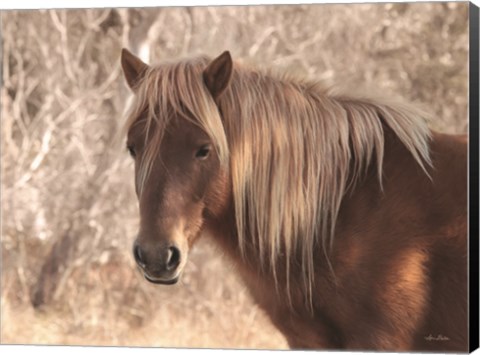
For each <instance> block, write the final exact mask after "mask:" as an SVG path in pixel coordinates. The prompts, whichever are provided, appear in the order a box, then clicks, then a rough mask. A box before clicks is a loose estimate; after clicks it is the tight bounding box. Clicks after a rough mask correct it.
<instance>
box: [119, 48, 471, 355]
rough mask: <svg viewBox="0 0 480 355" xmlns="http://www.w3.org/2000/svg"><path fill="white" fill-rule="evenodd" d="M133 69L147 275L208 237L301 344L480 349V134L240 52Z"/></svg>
mask: <svg viewBox="0 0 480 355" xmlns="http://www.w3.org/2000/svg"><path fill="white" fill-rule="evenodd" d="M121 67H122V69H123V73H124V77H125V79H126V83H127V84H128V87H129V88H130V89H131V91H132V93H133V95H132V97H133V99H132V103H131V107H130V109H129V111H128V114H127V118H126V124H125V135H126V146H127V149H128V151H129V152H130V155H131V156H132V157H133V159H134V165H135V191H136V194H137V197H138V203H139V212H140V223H139V229H138V234H137V236H136V240H135V241H134V243H133V256H134V259H135V261H136V264H137V265H138V268H139V269H140V270H141V273H142V274H143V276H144V277H145V279H146V280H148V281H149V282H151V283H154V284H161V285H169V284H174V283H176V282H177V281H178V280H179V278H180V277H181V275H182V271H183V269H184V267H185V264H186V262H187V257H188V253H189V250H191V249H192V247H193V246H194V244H195V242H196V241H197V240H198V239H199V237H200V236H202V235H204V236H206V237H207V238H212V240H214V241H215V242H216V243H217V244H218V245H219V247H220V248H221V250H223V251H224V252H225V254H226V255H227V256H228V257H229V258H231V259H232V260H233V262H234V264H235V265H236V267H237V269H238V272H239V274H240V276H241V279H242V280H243V282H244V283H245V284H246V286H247V288H248V289H249V290H250V293H251V295H252V298H253V299H254V301H255V302H256V303H257V304H258V306H259V307H260V308H261V309H263V310H264V311H265V313H266V314H267V315H268V317H269V318H270V320H271V321H272V323H273V324H274V325H275V326H276V327H277V328H278V329H279V330H280V332H281V333H283V335H284V336H285V338H286V340H287V342H288V345H289V346H290V347H291V348H292V349H333V350H341V349H347V350H382V351H409V350H410V351H467V347H468V343H467V341H468V339H467V331H468V330H467V322H468V320H467V139H466V137H463V136H455V135H447V134H442V133H439V132H436V131H434V130H431V129H430V128H429V127H428V124H427V120H428V118H429V116H428V114H427V113H425V112H424V111H422V110H419V109H417V108H414V107H413V105H411V104H407V103H404V102H403V101H401V100H394V99H390V98H385V97H383V98H381V97H369V96H367V95H365V94H359V93H348V92H347V91H345V90H340V89H338V88H337V87H325V85H322V84H321V83H319V82H318V81H315V80H311V79H310V80H309V79H308V78H306V79H305V78H304V79H302V78H295V77H289V76H288V75H286V74H279V73H275V72H273V71H272V70H263V69H257V68H255V67H253V66H248V65H246V64H244V63H242V62H239V61H233V59H232V56H231V54H230V52H229V51H225V52H223V53H222V54H221V55H219V56H218V57H215V58H214V59H211V58H209V57H206V56H200V57H194V58H187V59H181V60H178V61H171V62H165V63H160V64H156V65H149V64H146V63H144V62H143V61H142V60H141V59H139V58H138V57H136V56H135V55H134V54H132V53H131V52H129V51H128V50H127V49H123V50H122V54H121Z"/></svg>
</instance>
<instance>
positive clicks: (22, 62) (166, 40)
mask: <svg viewBox="0 0 480 355" xmlns="http://www.w3.org/2000/svg"><path fill="white" fill-rule="evenodd" d="M467 18H468V4H466V3H421V4H362V5H316V6H275V7H272V6H255V7H218V8H205V7H204V8H190V9H187V8H164V9H150V10H146V9H139V10H128V11H127V10H120V11H117V10H115V11H111V10H108V9H104V10H70V11H46V10H45V11H11V12H2V22H1V24H2V28H1V33H2V41H3V47H2V77H3V82H2V88H1V105H2V106H1V115H2V117H1V122H2V130H1V144H2V146H1V148H2V150H1V161H2V167H1V168H2V184H1V188H2V191H1V193H2V194H1V196H2V200H1V201H2V244H1V248H2V271H1V272H2V285H1V286H2V288H1V296H2V298H1V311H2V317H1V320H2V324H1V341H2V343H34V344H96V345H106V344H109V345H143V346H152V345H153V346H177V347H183V346H185V347H187V346H188V347H222V348H238V347H241V348H285V347H286V343H285V340H284V339H283V337H282V336H281V335H280V334H279V333H278V332H277V331H276V330H275V329H273V327H272V326H271V325H270V324H269V322H268V320H267V319H266V316H265V315H264V314H263V313H262V312H261V311H260V310H259V309H258V308H257V307H256V306H255V305H253V304H252V301H251V299H250V297H249V295H248V293H247V291H246V290H245V289H244V287H243V286H242V284H241V283H240V282H239V281H238V280H237V279H236V277H235V270H233V268H232V266H231V265H230V264H229V263H228V260H224V259H223V258H222V256H221V252H220V251H219V250H216V249H215V247H214V246H212V245H210V244H209V242H208V240H206V239H205V240H203V241H202V243H200V245H198V246H197V247H196V248H195V250H194V251H193V253H192V256H191V260H190V262H189V264H188V266H187V270H186V273H185V275H184V278H183V280H182V282H181V283H180V284H178V285H176V286H173V287H155V286H153V285H150V284H148V283H146V282H145V281H144V280H142V279H141V277H140V276H139V275H138V273H137V272H136V270H135V268H134V265H133V260H132V257H131V256H130V249H131V243H132V241H133V236H134V234H135V231H136V226H137V222H138V219H137V202H136V199H135V195H134V192H133V172H132V169H133V166H132V162H131V161H130V160H129V159H128V157H127V155H126V154H125V152H124V147H123V141H122V140H121V139H119V137H118V136H117V134H118V132H119V127H120V126H121V124H122V123H123V122H122V112H123V109H124V107H123V106H124V102H125V100H126V97H127V91H126V89H125V86H124V84H123V78H122V77H121V72H120V68H119V53H120V49H121V47H122V46H129V47H135V43H138V40H139V39H142V40H143V39H145V38H144V37H145V35H144V34H145V32H146V31H145V28H144V27H145V26H147V25H149V24H150V23H153V24H154V26H152V27H151V29H150V31H149V36H150V37H149V43H150V44H151V45H153V47H152V48H153V50H152V52H153V53H151V57H152V58H156V59H168V58H176V57H179V56H187V55H193V54H198V53H206V54H209V55H211V56H215V55H217V54H219V53H221V52H222V51H223V50H224V49H229V50H231V52H232V54H233V56H234V57H235V58H240V59H242V60H244V61H248V62H254V63H257V64H259V65H265V66H269V67H276V68H278V69H279V70H289V71H293V72H294V73H297V74H298V75H307V76H314V77H317V78H319V79H321V80H325V81H327V82H339V83H344V84H345V83H348V85H351V86H353V87H358V86H366V87H373V88H375V89H377V90H381V91H389V92H392V93H395V94H398V95H400V96H402V97H404V98H406V99H408V100H410V101H413V102H415V103H418V104H420V105H422V106H424V107H426V108H427V110H429V111H430V112H432V113H434V115H435V119H434V120H433V121H432V122H431V126H432V127H433V128H435V129H438V130H441V131H444V132H451V133H455V132H466V130H467V75H468V73H467V68H468V66H467V59H468V32H467V27H468V26H467V24H468V23H467ZM127 20H128V21H127ZM133 49H135V48H133ZM32 304H35V305H36V308H34V307H33V306H32Z"/></svg>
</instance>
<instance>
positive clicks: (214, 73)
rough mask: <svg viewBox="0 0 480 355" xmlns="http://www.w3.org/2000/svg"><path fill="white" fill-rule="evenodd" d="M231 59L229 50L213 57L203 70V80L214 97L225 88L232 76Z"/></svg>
mask: <svg viewBox="0 0 480 355" xmlns="http://www.w3.org/2000/svg"><path fill="white" fill-rule="evenodd" d="M232 73H233V61H232V57H231V55H230V52H229V51H225V52H223V53H222V54H220V55H219V56H218V57H217V58H215V59H214V60H213V61H212V62H211V63H210V64H209V65H208V66H207V68H206V69H205V70H204V71H203V80H204V81H205V85H207V88H208V90H209V91H210V93H211V94H212V96H213V98H214V99H217V98H218V97H219V96H220V95H221V94H222V93H223V92H224V91H225V89H226V88H227V86H228V84H229V83H230V79H231V78H232Z"/></svg>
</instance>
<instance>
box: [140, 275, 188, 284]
mask: <svg viewBox="0 0 480 355" xmlns="http://www.w3.org/2000/svg"><path fill="white" fill-rule="evenodd" d="M143 276H144V277H145V280H147V281H148V282H151V283H152V284H156V285H174V284H176V283H177V282H178V280H179V279H180V276H177V277H174V278H173V279H170V280H163V279H155V278H151V277H150V276H148V275H147V274H144V275H143Z"/></svg>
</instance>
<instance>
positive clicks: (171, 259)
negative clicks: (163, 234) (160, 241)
mask: <svg viewBox="0 0 480 355" xmlns="http://www.w3.org/2000/svg"><path fill="white" fill-rule="evenodd" d="M179 264H180V250H179V249H178V248H177V247H170V248H168V256H167V270H173V269H175V268H176V267H177V266H178V265H179Z"/></svg>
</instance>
